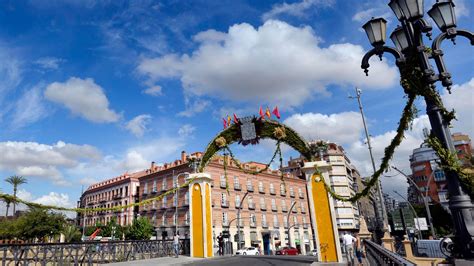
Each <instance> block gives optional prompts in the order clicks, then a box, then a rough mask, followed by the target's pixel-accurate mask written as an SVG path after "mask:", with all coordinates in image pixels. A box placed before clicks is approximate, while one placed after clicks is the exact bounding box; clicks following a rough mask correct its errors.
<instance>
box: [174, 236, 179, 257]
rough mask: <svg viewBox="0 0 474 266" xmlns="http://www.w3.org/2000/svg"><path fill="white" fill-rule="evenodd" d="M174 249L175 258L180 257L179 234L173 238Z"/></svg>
mask: <svg viewBox="0 0 474 266" xmlns="http://www.w3.org/2000/svg"><path fill="white" fill-rule="evenodd" d="M173 247H174V256H175V258H177V257H179V233H178V232H176V233H175V234H174V237H173Z"/></svg>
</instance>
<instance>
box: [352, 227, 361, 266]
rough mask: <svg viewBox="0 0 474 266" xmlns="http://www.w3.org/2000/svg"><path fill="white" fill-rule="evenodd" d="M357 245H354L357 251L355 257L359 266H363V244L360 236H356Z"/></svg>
mask: <svg viewBox="0 0 474 266" xmlns="http://www.w3.org/2000/svg"><path fill="white" fill-rule="evenodd" d="M355 239H356V241H355V245H354V249H355V256H356V258H357V262H358V264H357V265H359V266H360V265H363V264H362V252H363V251H362V243H361V241H360V237H359V234H356V236H355Z"/></svg>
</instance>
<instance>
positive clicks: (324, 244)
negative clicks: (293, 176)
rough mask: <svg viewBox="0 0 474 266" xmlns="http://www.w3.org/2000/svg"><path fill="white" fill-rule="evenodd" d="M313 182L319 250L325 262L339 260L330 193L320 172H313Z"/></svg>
mask: <svg viewBox="0 0 474 266" xmlns="http://www.w3.org/2000/svg"><path fill="white" fill-rule="evenodd" d="M318 180H319V181H318ZM311 182H312V184H311V187H312V195H313V203H314V205H313V206H314V211H315V216H316V223H317V227H318V238H319V247H318V250H319V251H320V252H321V259H322V260H323V261H324V262H337V251H336V239H335V237H334V227H333V223H332V218H331V209H330V206H329V197H328V193H327V191H326V188H325V187H324V184H323V182H324V181H323V180H321V179H320V176H319V174H313V176H312V177H311Z"/></svg>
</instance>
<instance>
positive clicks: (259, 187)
mask: <svg viewBox="0 0 474 266" xmlns="http://www.w3.org/2000/svg"><path fill="white" fill-rule="evenodd" d="M258 192H260V193H265V188H264V187H263V182H262V181H260V182H258Z"/></svg>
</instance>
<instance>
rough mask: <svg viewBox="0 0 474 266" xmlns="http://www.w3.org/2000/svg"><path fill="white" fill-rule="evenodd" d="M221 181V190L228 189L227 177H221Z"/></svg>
mask: <svg viewBox="0 0 474 266" xmlns="http://www.w3.org/2000/svg"><path fill="white" fill-rule="evenodd" d="M220 181H221V182H220V185H221V188H226V182H225V175H221V179H220Z"/></svg>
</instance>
